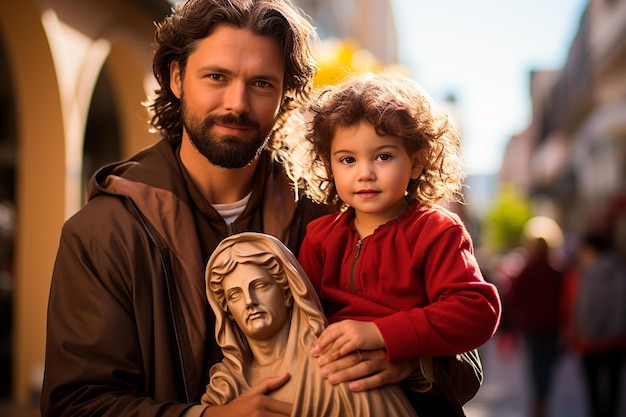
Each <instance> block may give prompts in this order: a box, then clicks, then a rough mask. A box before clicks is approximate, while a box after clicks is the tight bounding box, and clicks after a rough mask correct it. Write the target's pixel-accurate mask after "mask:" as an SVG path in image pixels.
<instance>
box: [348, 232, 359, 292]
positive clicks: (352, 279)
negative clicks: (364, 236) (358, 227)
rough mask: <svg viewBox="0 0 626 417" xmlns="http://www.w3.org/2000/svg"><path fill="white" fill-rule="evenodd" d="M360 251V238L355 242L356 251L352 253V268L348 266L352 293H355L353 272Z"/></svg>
mask: <svg viewBox="0 0 626 417" xmlns="http://www.w3.org/2000/svg"><path fill="white" fill-rule="evenodd" d="M360 253H361V239H359V240H357V242H356V253H355V254H354V259H353V260H352V268H350V292H352V294H356V278H355V277H354V272H355V271H356V264H357V262H358V261H359V254H360Z"/></svg>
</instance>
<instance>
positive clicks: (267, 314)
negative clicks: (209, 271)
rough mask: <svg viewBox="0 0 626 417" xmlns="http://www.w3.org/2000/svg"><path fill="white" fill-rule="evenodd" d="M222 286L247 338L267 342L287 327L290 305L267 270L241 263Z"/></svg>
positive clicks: (229, 306)
mask: <svg viewBox="0 0 626 417" xmlns="http://www.w3.org/2000/svg"><path fill="white" fill-rule="evenodd" d="M222 285H223V287H224V295H225V297H226V306H227V307H228V311H229V312H230V314H231V315H232V316H233V318H234V319H235V322H236V323H237V325H238V326H239V328H240V329H241V330H242V331H243V333H244V334H245V335H246V336H247V337H248V338H251V339H255V340H268V339H270V338H272V337H273V336H275V335H277V334H278V332H279V331H280V330H281V329H282V328H283V327H284V326H285V325H286V324H287V322H288V317H289V316H288V314H289V307H290V306H289V302H288V300H287V299H286V297H285V294H284V292H283V290H282V288H281V287H280V285H279V284H277V283H276V281H274V278H273V277H272V276H271V275H270V274H269V273H268V272H267V271H266V270H265V269H263V268H261V267H259V266H257V265H252V264H239V265H237V267H235V269H234V270H233V272H231V273H230V274H229V275H227V276H225V277H224V280H223V282H222Z"/></svg>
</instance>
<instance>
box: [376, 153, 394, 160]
mask: <svg viewBox="0 0 626 417" xmlns="http://www.w3.org/2000/svg"><path fill="white" fill-rule="evenodd" d="M378 159H380V160H381V161H388V160H390V159H391V155H389V154H388V153H381V154H380V155H378Z"/></svg>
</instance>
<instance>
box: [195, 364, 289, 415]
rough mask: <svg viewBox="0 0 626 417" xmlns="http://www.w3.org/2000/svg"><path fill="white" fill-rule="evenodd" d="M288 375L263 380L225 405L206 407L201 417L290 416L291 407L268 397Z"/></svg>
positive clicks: (285, 380)
mask: <svg viewBox="0 0 626 417" xmlns="http://www.w3.org/2000/svg"><path fill="white" fill-rule="evenodd" d="M289 378H290V375H289V374H288V373H285V374H284V375H281V376H276V377H270V378H265V379H264V380H263V381H261V382H260V383H259V384H257V385H255V386H254V387H252V388H250V389H249V390H247V391H245V392H244V393H242V394H241V395H240V396H239V397H237V398H235V399H234V400H233V401H231V402H230V403H228V404H226V405H222V406H215V407H208V408H207V409H206V410H204V412H203V413H202V417H221V416H225V417H231V416H245V417H284V416H290V415H291V410H292V408H293V405H292V404H290V403H287V402H284V401H279V400H275V399H273V398H270V397H268V396H267V395H265V394H267V393H268V392H270V391H273V390H275V389H278V388H280V387H282V386H283V385H284V384H285V383H286V382H287V381H289Z"/></svg>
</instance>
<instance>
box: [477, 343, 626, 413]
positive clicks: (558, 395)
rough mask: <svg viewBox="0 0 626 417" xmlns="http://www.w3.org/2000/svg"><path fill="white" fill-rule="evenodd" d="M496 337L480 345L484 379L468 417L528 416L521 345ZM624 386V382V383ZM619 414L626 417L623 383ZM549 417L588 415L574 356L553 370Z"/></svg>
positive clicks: (625, 392)
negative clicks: (506, 342) (507, 342)
mask: <svg viewBox="0 0 626 417" xmlns="http://www.w3.org/2000/svg"><path fill="white" fill-rule="evenodd" d="M501 341H502V340H500V339H498V337H496V338H494V339H492V341H490V342H489V343H487V344H486V345H485V346H483V347H482V348H481V350H480V351H481V358H482V360H483V368H484V371H485V381H484V383H483V386H482V387H481V389H480V391H479V392H478V394H477V395H476V397H475V398H474V399H472V400H471V401H470V402H469V403H468V404H467V405H466V406H465V411H466V414H467V416H468V417H530V413H529V403H530V399H529V395H530V394H529V387H528V382H527V377H528V376H527V370H526V366H525V359H524V352H523V349H522V346H521V345H515V346H511V345H508V348H507V347H503V345H502V344H501V343H500V342H501ZM624 385H626V384H624ZM622 388H623V389H622V391H623V393H624V394H623V395H622V407H621V413H620V417H626V386H623V387H622ZM548 410H549V414H548V417H590V415H589V413H588V411H587V398H586V392H585V389H584V386H583V381H582V376H581V374H580V370H579V368H578V362H577V358H576V357H574V356H572V355H566V356H564V357H563V358H562V359H561V361H560V363H559V365H558V367H557V370H556V374H555V380H554V386H553V390H552V393H551V398H550V401H549V404H548Z"/></svg>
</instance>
